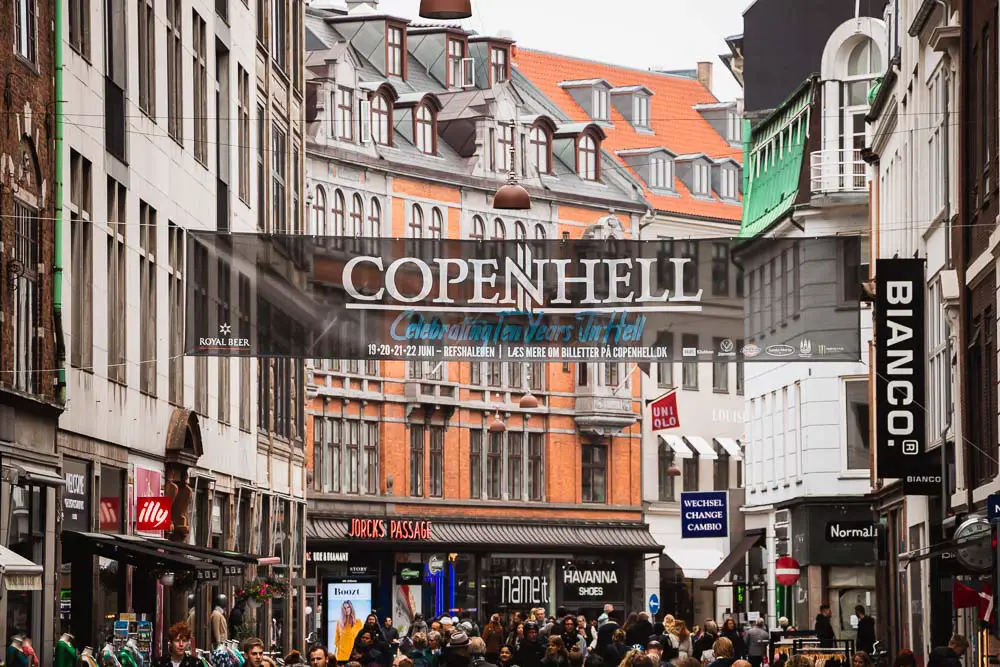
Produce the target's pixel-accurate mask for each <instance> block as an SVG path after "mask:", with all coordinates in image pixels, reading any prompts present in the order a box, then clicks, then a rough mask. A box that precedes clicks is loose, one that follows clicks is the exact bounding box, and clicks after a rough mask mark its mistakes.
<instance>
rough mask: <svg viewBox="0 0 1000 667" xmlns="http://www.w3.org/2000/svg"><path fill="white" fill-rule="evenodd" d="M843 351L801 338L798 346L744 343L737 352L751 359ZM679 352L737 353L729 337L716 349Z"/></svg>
mask: <svg viewBox="0 0 1000 667" xmlns="http://www.w3.org/2000/svg"><path fill="white" fill-rule="evenodd" d="M843 352H844V348H843V347H839V346H833V345H826V344H824V343H819V344H816V345H814V344H813V342H812V341H811V340H808V339H803V340H801V341H799V345H798V347H797V348H796V347H793V346H791V345H769V346H768V347H766V348H764V347H761V346H760V345H755V344H754V343H750V344H748V345H744V346H743V347H742V348H740V350H739V354H742V355H743V356H744V357H747V358H749V359H752V358H754V357H759V356H760V355H762V354H763V355H765V356H768V357H776V358H779V359H780V358H783V357H791V356H795V355H798V356H799V357H801V358H808V357H812V356H821V357H822V356H827V355H833V354H842V353H843ZM681 354H682V356H684V357H700V356H703V355H715V356H717V357H735V356H736V355H737V350H736V345H735V344H734V343H733V341H732V340H731V339H729V338H726V339H724V340H723V341H722V343H720V345H719V349H718V350H706V349H703V348H700V347H685V348H683V349H682V350H681Z"/></svg>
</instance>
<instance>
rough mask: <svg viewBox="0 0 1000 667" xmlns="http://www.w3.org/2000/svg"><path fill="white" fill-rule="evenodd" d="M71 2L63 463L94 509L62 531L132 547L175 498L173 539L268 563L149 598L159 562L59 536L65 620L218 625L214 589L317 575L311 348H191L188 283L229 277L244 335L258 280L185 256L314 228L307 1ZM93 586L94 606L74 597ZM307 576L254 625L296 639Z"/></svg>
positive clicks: (231, 312) (203, 633) (98, 631)
mask: <svg viewBox="0 0 1000 667" xmlns="http://www.w3.org/2000/svg"><path fill="white" fill-rule="evenodd" d="M69 5H70V7H69V12H68V13H67V14H66V15H65V16H64V21H65V24H64V25H63V26H62V34H63V35H64V44H63V47H64V48H63V51H64V53H65V63H64V67H65V70H64V71H65V76H64V80H65V83H64V94H63V97H64V99H65V100H66V101H67V102H66V104H65V122H64V124H63V128H62V129H63V141H64V146H65V148H64V155H65V159H64V162H63V172H62V174H61V178H62V179H63V181H64V183H65V184H66V186H65V197H64V205H65V211H64V214H65V219H66V220H67V221H68V224H66V225H65V226H64V228H63V238H62V239H61V241H62V243H63V247H65V248H67V249H68V251H67V252H66V257H67V259H68V261H67V262H66V265H67V268H66V271H65V280H66V283H67V287H66V290H65V293H66V295H67V297H66V304H65V308H64V322H63V330H64V331H65V332H66V350H67V356H68V359H67V361H68V375H67V409H66V412H65V413H64V414H63V415H62V418H61V420H60V431H59V434H58V446H59V449H60V451H61V454H62V457H63V461H64V471H65V472H66V474H67V475H68V474H74V475H76V476H77V477H79V476H80V475H82V476H83V478H84V479H86V480H87V483H86V485H85V488H84V489H82V490H79V491H78V493H79V495H80V499H79V500H78V501H77V503H78V505H76V506H80V505H79V503H80V502H82V503H83V504H82V506H83V507H84V511H82V512H74V513H72V515H70V514H67V513H64V517H63V523H62V530H63V531H64V533H66V532H68V531H72V532H74V533H77V536H76V537H75V538H73V539H77V540H80V542H79V543H80V544H82V545H84V546H86V548H87V549H92V548H93V547H94V544H96V542H95V541H94V540H93V539H91V538H88V537H86V536H84V537H80V535H79V534H87V533H90V534H93V533H100V534H103V535H104V536H111V537H108V538H107V539H110V540H112V541H115V540H119V541H120V540H121V538H117V537H114V536H116V535H131V534H134V533H135V532H136V530H135V520H136V516H135V511H136V505H137V499H138V498H143V497H150V496H153V497H157V496H164V495H166V496H168V497H169V498H171V499H172V502H173V510H174V513H175V514H174V516H173V517H172V521H173V527H172V530H170V531H167V533H166V536H167V537H169V539H170V540H173V541H177V542H182V543H185V544H187V545H190V546H191V547H192V548H204V549H214V550H216V552H218V551H222V550H229V551H234V552H239V553H242V554H256V555H260V556H266V557H269V558H270V559H271V560H269V561H266V562H267V564H268V565H269V567H258V566H257V564H256V563H255V562H253V563H251V562H250V561H249V560H246V564H247V565H248V566H247V567H245V568H241V571H242V574H240V575H238V576H233V575H229V574H227V572H228V570H224V571H223V572H222V574H221V576H218V578H216V577H215V575H211V576H209V575H199V576H205V577H207V579H205V581H210V583H200V584H198V585H192V586H190V587H187V588H185V589H183V590H182V587H181V586H180V585H179V584H178V585H175V586H174V588H173V590H172V591H167V590H166V588H164V590H163V591H161V593H160V594H158V595H156V596H155V598H156V599H155V600H154V599H147V598H146V597H143V596H144V595H148V594H140V593H139V592H138V591H139V590H140V588H142V581H141V577H140V574H139V572H140V571H141V570H144V569H147V568H144V567H142V566H141V565H140V564H139V561H138V560H137V561H134V562H131V564H132V565H134V566H135V568H137V569H132V568H125V567H124V565H125V560H124V559H123V560H122V562H121V563H117V562H116V561H113V560H110V559H108V558H104V557H101V558H100V559H94V561H95V562H94V565H93V566H91V567H90V568H86V567H84V570H85V571H82V572H80V571H78V570H79V569H80V565H79V563H84V565H85V564H86V563H85V562H84V561H85V560H86V559H84V560H80V561H77V560H74V561H73V562H72V565H70V560H71V559H72V558H75V557H77V556H78V552H79V550H76V553H70V549H69V548H68V547H66V550H65V551H64V554H63V563H64V565H63V571H62V581H61V583H60V588H61V589H62V590H63V599H64V600H70V598H72V599H71V603H70V604H66V602H64V604H63V607H64V609H63V614H62V622H63V627H67V628H68V627H72V628H74V629H75V634H76V635H77V637H78V639H79V640H81V641H82V640H84V639H85V638H90V637H95V638H94V639H92V640H91V641H96V636H100V637H104V636H105V635H106V634H108V633H107V632H106V630H107V628H106V627H105V625H104V624H105V622H106V619H107V618H108V615H115V616H114V617H115V618H117V614H119V613H121V612H129V611H146V613H150V612H152V613H154V614H158V615H159V614H162V615H164V616H166V617H167V618H169V619H172V620H177V619H180V618H185V617H186V618H187V619H188V620H192V621H193V622H194V625H195V632H196V636H200V637H203V638H207V637H208V631H207V627H208V618H209V614H210V613H211V611H212V608H213V606H214V605H215V604H216V602H217V601H218V599H219V598H218V596H219V595H220V594H221V595H225V596H226V598H227V599H226V600H224V601H223V602H222V606H223V607H224V608H225V611H226V612H227V613H228V608H229V607H230V606H231V605H232V603H233V598H234V594H235V592H236V590H237V589H238V588H240V587H242V586H243V585H244V584H245V582H246V581H249V580H252V579H254V578H255V577H257V576H267V577H275V578H280V579H284V580H285V581H286V582H292V581H293V580H294V579H296V578H301V577H302V576H303V570H304V562H305V554H304V550H303V544H304V533H303V530H304V529H303V525H304V515H305V498H304V487H305V472H304V452H303V450H302V439H303V428H302V408H301V404H302V400H301V398H302V394H301V393H302V391H303V379H304V378H303V374H302V370H301V364H298V365H296V363H295V362H291V361H284V360H282V361H274V360H260V361H258V360H257V359H251V358H243V359H223V358H194V357H186V356H185V355H184V352H185V340H184V336H185V318H186V315H187V312H188V310H189V308H188V307H187V303H186V302H187V294H186V293H187V292H188V291H189V286H188V279H189V278H191V279H194V280H195V281H196V282H197V283H198V284H200V285H205V284H206V283H208V282H209V281H211V282H212V283H213V284H218V286H219V289H220V291H225V292H228V294H229V296H230V300H229V301H225V300H222V299H220V300H219V302H218V303H217V304H216V303H213V304H212V307H218V308H219V309H220V311H219V313H220V319H222V320H224V321H225V320H228V322H227V323H231V324H230V326H231V327H232V328H233V329H234V330H238V329H239V328H240V327H249V326H250V323H251V322H254V321H255V317H256V312H255V306H254V303H253V301H252V299H251V298H250V294H251V290H250V284H251V281H252V280H253V276H250V275H244V274H237V273H235V272H230V271H224V270H222V269H223V268H225V267H222V265H219V266H218V267H217V266H216V265H215V263H214V262H211V263H209V262H188V261H187V259H188V258H187V257H186V254H187V252H188V250H189V249H190V247H191V246H189V244H188V239H187V234H188V232H192V231H218V232H223V233H225V232H230V231H232V232H257V231H268V232H274V233H296V232H301V231H302V229H303V218H304V216H303V202H301V201H300V198H299V196H298V191H299V189H300V187H301V184H302V182H303V177H302V170H303V150H302V137H301V122H300V118H301V100H302V51H303V45H302V34H303V28H302V11H303V9H302V5H301V3H299V2H296V1H294V0H292V1H290V0H258V1H257V2H256V3H249V4H246V3H242V2H235V1H234V0H216V1H215V2H209V1H208V0H166V1H165V2H162V3H160V2H153V1H152V0H150V1H149V2H139V3H132V4H129V3H126V2H124V0H78V1H77V0H74V1H72V2H70V3H69ZM102 26H107V30H102V29H99V28H98V27H102ZM192 267H193V270H194V272H195V273H196V275H194V276H189V275H188V274H189V270H190V269H192ZM191 305H192V306H195V305H198V304H197V303H196V304H191ZM204 305H205V307H206V308H207V307H208V305H207V303H206V304H204ZM195 335H201V336H214V335H217V332H196V333H195ZM296 406H297V407H296ZM175 494H176V496H175ZM188 495H189V496H190V498H187V499H185V496H188ZM66 506H67V507H69V506H70V505H69V504H68V503H67V505H66ZM182 508H184V509H186V512H184V511H183V509H182ZM179 511H180V512H181V513H182V514H186V516H177V513H178V512H179ZM64 544H68V543H67V542H66V537H65V536H64ZM88 553H89V551H88ZM94 553H104V552H101V551H100V549H95V550H94ZM147 556H148V554H147ZM136 558H138V556H136ZM213 558H215V557H213ZM143 562H145V561H143ZM120 565H121V567H119V566H120ZM169 567H170V564H169V563H163V564H162V569H163V570H164V571H166V570H167V569H169ZM88 570H89V571H88ZM153 571H154V572H157V571H159V570H158V569H156V568H154V570H153ZM175 574H177V576H178V577H180V573H175ZM126 582H128V583H127V584H126ZM88 584H92V587H91V588H92V591H93V600H92V604H89V602H91V601H85V600H83V599H82V598H81V596H82V595H83V593H85V592H86V590H87V586H88ZM299 590H301V588H297V587H295V586H292V587H291V588H290V591H289V592H288V594H287V595H286V597H285V598H284V599H283V600H278V601H275V602H273V603H271V604H265V605H264V606H262V607H261V608H260V609H258V610H257V612H256V614H255V616H256V618H255V619H254V620H253V621H252V622H251V626H252V630H253V632H254V633H255V634H260V635H261V636H262V637H264V640H265V642H268V641H269V640H270V641H275V642H277V643H278V645H284V646H285V648H291V647H292V646H299V645H301V639H302V638H303V637H304V632H303V630H302V628H303V627H304V619H303V612H304V609H303V606H304V605H302V604H298V603H297V600H302V597H301V596H299V597H296V594H297V592H298V591H299ZM68 591H72V595H71V596H70V595H68V594H67V592H68ZM150 607H156V608H155V609H150ZM81 615H85V616H87V618H84V619H83V620H81V619H80V618H79V617H80V616H81ZM74 617H76V618H74ZM231 632H233V630H231ZM231 636H232V635H231ZM296 637H297V639H294V640H293V638H296ZM201 641H202V642H204V643H206V644H207V641H205V639H202V640H201ZM95 645H96V644H95Z"/></svg>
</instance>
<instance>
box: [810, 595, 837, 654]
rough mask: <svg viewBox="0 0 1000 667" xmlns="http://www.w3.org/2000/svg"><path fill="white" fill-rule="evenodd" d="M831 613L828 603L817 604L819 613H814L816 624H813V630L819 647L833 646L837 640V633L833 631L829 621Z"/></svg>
mask: <svg viewBox="0 0 1000 667" xmlns="http://www.w3.org/2000/svg"><path fill="white" fill-rule="evenodd" d="M832 614H833V612H831V611H830V605H828V604H823V605H820V606H819V613H818V614H816V625H815V626H813V632H815V633H816V638H817V639H819V647H820V648H833V645H834V643H835V642H836V641H837V635H836V633H834V631H833V624H832V623H831V622H830V616H831V615H832Z"/></svg>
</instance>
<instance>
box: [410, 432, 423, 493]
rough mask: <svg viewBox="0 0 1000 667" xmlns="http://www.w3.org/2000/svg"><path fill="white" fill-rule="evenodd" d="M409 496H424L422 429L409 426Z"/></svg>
mask: <svg viewBox="0 0 1000 667" xmlns="http://www.w3.org/2000/svg"><path fill="white" fill-rule="evenodd" d="M410 495H411V496H414V497H417V498H420V497H423V495H424V427H423V426H422V425H420V424H413V425H412V426H410Z"/></svg>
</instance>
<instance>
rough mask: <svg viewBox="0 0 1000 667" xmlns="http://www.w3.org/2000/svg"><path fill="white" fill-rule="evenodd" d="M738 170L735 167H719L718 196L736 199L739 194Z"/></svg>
mask: <svg viewBox="0 0 1000 667" xmlns="http://www.w3.org/2000/svg"><path fill="white" fill-rule="evenodd" d="M739 179H740V172H739V170H738V169H736V168H735V167H720V168H719V189H718V193H719V196H720V197H722V198H723V199H730V200H734V201H735V200H737V199H739V196H740V185H739Z"/></svg>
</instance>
